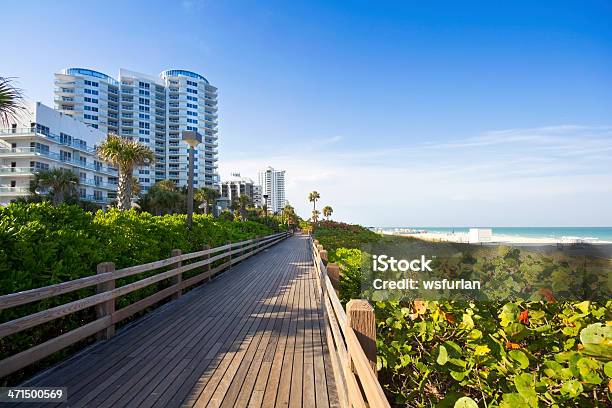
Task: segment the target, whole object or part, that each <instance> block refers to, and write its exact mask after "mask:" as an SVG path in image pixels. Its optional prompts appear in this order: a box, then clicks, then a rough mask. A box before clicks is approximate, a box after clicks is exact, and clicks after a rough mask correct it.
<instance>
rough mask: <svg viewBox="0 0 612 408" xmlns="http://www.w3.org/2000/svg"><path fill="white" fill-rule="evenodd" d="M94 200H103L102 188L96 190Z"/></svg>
mask: <svg viewBox="0 0 612 408" xmlns="http://www.w3.org/2000/svg"><path fill="white" fill-rule="evenodd" d="M94 200H96V201H102V192H101V191H100V190H94Z"/></svg>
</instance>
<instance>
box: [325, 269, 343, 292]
mask: <svg viewBox="0 0 612 408" xmlns="http://www.w3.org/2000/svg"><path fill="white" fill-rule="evenodd" d="M327 276H329V280H330V281H331V284H332V286H333V287H334V289H335V290H336V293H337V294H338V295H339V294H340V266H338V264H336V263H330V264H327Z"/></svg>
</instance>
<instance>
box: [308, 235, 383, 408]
mask: <svg viewBox="0 0 612 408" xmlns="http://www.w3.org/2000/svg"><path fill="white" fill-rule="evenodd" d="M311 245H312V257H313V262H314V265H315V269H316V271H317V273H318V274H319V289H320V295H321V303H322V304H323V314H324V319H325V321H326V323H327V324H326V337H327V345H328V347H329V350H330V354H331V360H332V367H333V369H334V378H335V380H336V385H337V388H338V397H339V399H340V404H341V406H342V407H355V408H366V407H371V408H388V407H390V405H389V402H388V401H387V398H386V396H385V393H384V391H383V389H382V387H381V386H380V383H379V382H378V378H377V374H376V319H375V317H374V309H373V308H372V306H371V305H370V304H369V303H368V301H367V300H362V299H353V300H351V301H349V302H348V304H347V305H346V311H345V310H344V308H343V307H342V304H341V303H340V299H338V291H339V288H340V270H339V268H338V265H336V264H331V263H327V251H325V250H324V249H323V246H322V245H320V244H319V242H318V241H317V240H314V241H313V240H312V239H311Z"/></svg>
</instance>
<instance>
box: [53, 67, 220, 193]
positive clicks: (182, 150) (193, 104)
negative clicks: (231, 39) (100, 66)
mask: <svg viewBox="0 0 612 408" xmlns="http://www.w3.org/2000/svg"><path fill="white" fill-rule="evenodd" d="M55 108H56V109H57V110H59V111H61V112H63V113H65V114H67V115H70V116H73V117H75V118H77V119H79V120H81V121H83V122H85V123H86V124H88V125H89V126H92V127H95V128H97V129H99V130H101V131H102V132H104V133H107V132H113V133H117V134H119V135H121V136H123V137H126V138H129V139H132V140H137V141H139V142H140V143H143V144H146V145H147V146H149V147H150V148H151V150H153V152H154V153H155V163H154V164H152V165H151V166H143V167H141V168H139V169H137V170H135V172H134V176H136V177H137V178H138V179H139V182H140V184H141V187H142V190H143V191H147V190H148V189H149V188H150V186H151V185H153V184H154V183H155V182H157V181H161V180H167V179H168V180H172V181H174V182H175V183H176V184H177V185H178V186H184V185H186V184H187V176H188V171H187V170H188V167H187V165H188V160H189V155H188V153H189V151H188V146H187V145H186V144H185V143H184V142H182V141H181V131H184V130H188V131H197V132H199V133H200V134H201V135H202V139H203V140H202V144H200V145H199V146H198V147H197V154H196V156H195V162H194V164H195V179H194V186H195V187H196V188H197V187H217V186H218V183H219V176H218V174H217V160H218V158H217V140H218V135H217V125H218V123H217V88H215V87H214V86H212V85H211V84H210V83H209V82H208V80H207V79H206V78H204V77H203V76H201V75H199V74H196V73H195V72H191V71H185V70H168V71H164V72H162V73H161V74H160V76H159V78H158V77H154V76H150V75H146V74H141V73H138V72H133V71H128V70H125V69H120V70H119V79H118V80H116V79H113V78H112V77H110V76H108V75H106V74H103V73H100V72H97V71H93V70H90V69H84V68H67V69H64V70H63V71H61V72H59V73H57V74H55Z"/></svg>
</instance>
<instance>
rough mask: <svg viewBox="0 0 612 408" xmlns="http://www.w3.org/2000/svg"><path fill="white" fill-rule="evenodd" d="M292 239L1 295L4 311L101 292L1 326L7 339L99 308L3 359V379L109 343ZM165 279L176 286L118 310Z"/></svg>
mask: <svg viewBox="0 0 612 408" xmlns="http://www.w3.org/2000/svg"><path fill="white" fill-rule="evenodd" d="M289 235H290V233H288V232H282V233H278V234H273V235H269V236H266V237H263V238H256V239H250V240H246V241H242V242H236V243H228V244H226V245H223V246H219V247H216V248H207V247H205V248H204V250H202V251H199V252H193V253H189V254H181V251H180V250H178V249H175V250H173V251H172V254H171V255H172V256H171V257H170V258H168V259H163V260H161V261H156V262H151V263H147V264H143V265H137V266H131V267H129V268H123V269H119V270H115V266H114V264H113V263H111V262H104V263H101V264H99V265H98V270H97V274H96V275H92V276H87V277H85V278H80V279H75V280H72V281H67V282H62V283H59V284H56V285H51V286H45V287H42V288H37V289H32V290H27V291H23V292H18V293H12V294H9V295H4V296H0V310H4V309H8V308H12V307H16V306H20V305H25V304H28V303H32V302H37V301H40V300H44V299H49V298H53V297H56V296H59V295H62V294H65V293H70V292H73V291H76V290H79V289H84V288H87V287H91V286H94V285H96V288H97V291H96V292H97V293H96V294H95V295H93V296H89V297H85V298H82V299H79V300H75V301H72V302H68V303H65V304H62V305H60V306H55V307H52V308H50V309H47V310H42V311H39V312H36V313H33V314H30V315H27V316H23V317H20V318H18V319H15V320H11V321H8V322H5V323H1V324H0V338H3V337H6V336H9V335H12V334H15V333H19V332H21V331H23V330H26V329H30V328H32V327H35V326H38V325H40V324H43V323H47V322H50V321H53V320H55V319H58V318H61V317H63V316H67V315H69V314H72V313H74V312H77V311H79V310H83V309H86V308H89V307H95V310H96V320H94V321H92V322H90V323H87V324H85V325H83V326H81V327H79V328H77V329H74V330H71V331H69V332H67V333H64V334H62V335H60V336H58V337H55V338H53V339H51V340H48V341H46V342H44V343H41V344H38V345H36V346H34V347H32V348H29V349H27V350H24V351H22V352H20V353H17V354H15V355H12V356H10V357H8V358H5V359H4V360H2V361H0V378H1V377H4V376H6V375H9V374H11V373H13V372H15V371H17V370H20V369H22V368H24V367H26V366H28V365H30V364H32V363H34V362H36V361H38V360H40V359H42V358H45V357H47V356H49V355H51V354H53V353H55V352H57V351H60V350H62V349H64V348H66V347H68V346H70V345H72V344H74V343H76V342H78V341H81V340H83V339H85V338H87V337H90V336H93V335H96V336H97V338H98V339H108V338H110V337H112V336H113V335H114V333H115V324H116V323H118V322H120V321H122V320H124V319H126V318H128V317H130V316H132V315H134V314H135V313H137V312H140V311H142V310H143V309H145V308H147V307H150V306H152V305H154V304H155V303H157V302H159V301H161V300H163V299H165V298H168V297H171V298H174V299H176V298H178V297H180V296H181V293H182V291H183V290H184V289H186V288H188V287H190V286H192V285H195V284H197V283H199V282H201V281H203V280H205V279H210V278H212V277H213V276H214V275H216V274H218V273H220V272H221V271H223V270H225V269H228V268H230V267H231V265H233V264H235V263H237V262H240V261H242V260H244V259H246V258H248V257H250V256H252V255H254V254H256V253H258V252H259V251H261V250H263V249H265V248H267V247H269V246H272V245H274V244H276V243H277V242H279V241H281V240H283V239H285V238H287V236H289ZM198 258H200V260H197V259H198ZM189 260H191V261H192V262H191V263H189V264H186V265H183V262H184V261H189ZM194 261H195V262H194ZM216 261H220V262H222V263H221V264H219V265H216V266H214V267H213V263H215V262H216ZM168 267H170V268H171V269H169V270H164V271H160V272H159V273H157V274H155V275H152V276H149V277H146V278H144V279H141V280H138V281H136V282H132V283H128V284H126V285H124V286H120V287H115V282H116V281H117V279H121V278H126V277H128V276H133V275H136V274H140V273H143V272H150V271H154V270H156V269H160V268H168ZM196 268H201V269H202V272H201V273H199V274H197V275H195V276H193V277H190V278H188V279H185V280H183V279H182V275H183V273H184V272H187V271H190V270H193V269H196ZM163 280H169V281H170V282H171V286H169V287H166V288H164V289H161V290H159V291H158V292H156V293H154V294H153V295H151V296H148V297H146V298H144V299H141V300H138V301H137V302H134V303H132V304H130V305H129V306H126V307H124V308H122V309H119V310H115V301H116V299H117V298H119V297H121V296H125V295H127V294H129V293H131V292H134V291H136V290H139V289H142V288H145V287H147V286H149V285H152V284H154V283H157V282H160V281H163Z"/></svg>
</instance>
